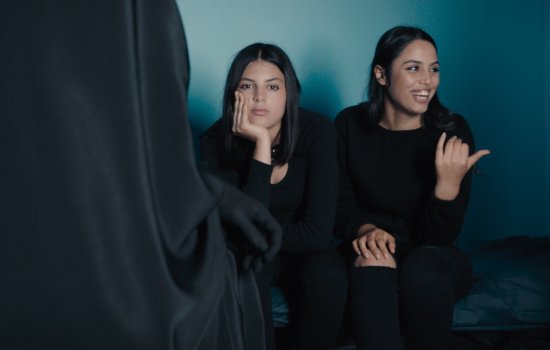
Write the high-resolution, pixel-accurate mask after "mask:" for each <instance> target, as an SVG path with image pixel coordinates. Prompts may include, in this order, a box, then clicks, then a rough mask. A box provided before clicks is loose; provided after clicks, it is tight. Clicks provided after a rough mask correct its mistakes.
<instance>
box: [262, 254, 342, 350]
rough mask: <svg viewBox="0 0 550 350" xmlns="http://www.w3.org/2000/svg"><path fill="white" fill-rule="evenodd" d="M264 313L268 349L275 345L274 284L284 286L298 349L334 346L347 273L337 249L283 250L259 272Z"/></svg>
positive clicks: (338, 328)
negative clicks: (302, 251)
mask: <svg viewBox="0 0 550 350" xmlns="http://www.w3.org/2000/svg"><path fill="white" fill-rule="evenodd" d="M256 283H257V285H258V290H259V292H260V300H261V302H262V310H263V314H264V322H265V332H266V339H267V349H268V350H273V349H275V339H274V338H275V337H274V330H273V320H272V313H271V286H272V285H277V286H279V287H281V289H282V290H283V292H284V293H285V296H286V298H287V301H288V303H289V318H290V323H291V325H295V326H296V327H297V334H298V339H297V349H300V350H302V349H316V350H323V349H332V348H333V346H334V343H335V342H336V338H337V337H338V333H339V331H340V327H341V321H342V314H343V312H344V308H345V303H346V296H347V288H348V276H347V270H346V264H345V261H344V259H343V258H342V256H341V255H340V254H339V253H338V252H337V251H336V250H335V249H328V250H318V251H313V252H309V253H285V252H281V253H279V255H278V256H277V257H276V258H275V259H274V260H273V262H272V263H271V264H269V265H267V266H266V267H265V268H264V269H263V270H262V271H260V272H259V273H258V274H257V275H256Z"/></svg>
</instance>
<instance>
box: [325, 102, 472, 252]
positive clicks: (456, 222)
mask: <svg viewBox="0 0 550 350" xmlns="http://www.w3.org/2000/svg"><path fill="white" fill-rule="evenodd" d="M366 106H367V104H365V103H364V104H360V105H356V106H353V107H348V108H346V109H344V110H343V111H341V112H340V113H339V115H338V116H337V117H336V119H335V126H336V130H337V133H338V161H339V168H340V172H339V182H340V183H339V196H338V210H337V218H336V233H337V234H339V235H340V236H342V237H343V238H347V239H349V240H352V239H354V238H356V235H357V230H358V229H359V227H360V226H361V225H363V224H366V223H371V224H374V225H376V226H377V227H380V228H382V229H384V230H386V231H388V232H389V233H391V234H393V235H397V236H398V238H399V236H401V237H408V238H409V239H412V240H413V241H414V242H416V243H423V244H434V245H446V244H451V243H453V242H454V240H455V239H456V237H457V236H458V234H459V233H460V229H461V226H462V224H463V221H464V215H465V213H466V207H467V203H468V197H469V190H470V182H471V172H468V173H467V175H466V176H465V177H464V179H463V180H462V184H461V188H460V192H459V194H458V196H457V197H456V198H455V199H454V200H450V201H445V200H440V199H438V198H436V197H435V195H434V188H435V183H436V175H435V149H436V145H437V141H438V138H439V136H440V135H441V131H438V130H436V129H435V128H434V127H431V126H424V127H421V128H419V129H415V130H406V131H391V130H387V129H384V128H382V127H381V126H378V125H376V126H367V124H366V116H367V113H368V112H367V108H366ZM455 124H456V128H455V130H454V131H451V132H447V134H448V137H451V136H452V135H457V136H458V137H460V138H461V139H462V140H463V141H464V142H466V143H467V144H468V145H469V146H470V152H472V150H473V149H474V142H473V137H472V134H471V132H470V129H469V128H468V125H467V124H466V121H465V120H464V118H462V117H460V116H456V118H455Z"/></svg>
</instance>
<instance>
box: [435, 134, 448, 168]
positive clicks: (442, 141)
mask: <svg viewBox="0 0 550 350" xmlns="http://www.w3.org/2000/svg"><path fill="white" fill-rule="evenodd" d="M446 137H447V133H446V132H444V133H442V134H441V136H440V137H439V141H437V148H436V150H435V159H436V161H440V160H441V159H443V146H444V145H445V138H446Z"/></svg>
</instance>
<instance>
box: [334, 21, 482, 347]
mask: <svg viewBox="0 0 550 350" xmlns="http://www.w3.org/2000/svg"><path fill="white" fill-rule="evenodd" d="M438 86H439V63H438V58H437V49H436V45H435V42H434V40H433V39H432V37H431V36H430V35H429V34H428V33H426V32H424V31H423V30H421V29H418V28H413V27H394V28H392V29H390V30H388V31H387V32H386V33H385V34H384V35H383V36H382V37H381V38H380V40H379V41H378V45H377V47H376V51H375V54H374V58H373V60H372V64H371V73H370V81H369V86H368V92H369V101H368V102H364V103H361V104H359V105H357V106H353V107H349V108H346V109H344V110H343V111H342V112H340V114H339V116H338V117H337V118H336V120H335V124H336V129H337V132H338V134H339V136H340V138H339V144H338V158H339V161H340V170H341V171H340V176H339V180H340V187H339V188H340V193H339V201H338V202H339V203H338V210H337V213H338V214H337V220H336V232H339V233H340V234H341V235H342V238H344V239H345V240H347V244H346V245H347V249H346V250H347V252H348V256H349V264H350V269H351V272H350V279H351V281H350V285H351V291H350V303H351V310H352V318H353V326H354V328H355V336H356V340H357V344H358V348H359V349H401V348H402V345H401V340H400V336H401V335H403V336H404V343H405V347H406V348H407V349H434V350H436V349H437V350H441V349H446V348H447V345H448V343H449V339H450V330H451V323H452V315H453V308H454V303H455V302H456V300H457V298H459V297H461V296H464V294H465V293H466V292H467V291H468V289H469V288H470V286H471V284H472V271H471V265H470V262H469V261H468V259H467V258H466V256H465V255H464V254H462V253H461V252H460V251H459V250H458V249H457V248H456V247H455V245H454V242H455V240H456V238H457V237H458V234H459V233H460V229H461V226H462V223H463V220H464V216H465V213H466V207H467V204H468V197H469V192H470V180H471V171H470V169H471V168H472V166H473V165H474V164H475V163H476V162H477V161H478V160H479V159H480V158H481V157H482V156H484V155H486V154H488V153H489V151H487V150H482V151H478V152H476V153H474V152H473V149H474V144H473V137H472V134H471V132H470V129H469V128H468V125H467V124H466V121H465V120H464V118H462V117H460V116H458V115H456V114H453V113H451V112H449V110H447V108H445V107H444V106H442V105H441V103H440V102H439V99H438V97H437V88H438ZM426 330H429V332H430V334H429V335H428V334H426Z"/></svg>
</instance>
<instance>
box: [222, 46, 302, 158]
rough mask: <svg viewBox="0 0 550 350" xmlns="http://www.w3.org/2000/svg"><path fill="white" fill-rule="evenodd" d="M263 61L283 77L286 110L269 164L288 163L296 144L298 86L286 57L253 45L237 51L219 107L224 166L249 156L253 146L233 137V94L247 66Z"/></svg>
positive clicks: (274, 49)
mask: <svg viewBox="0 0 550 350" xmlns="http://www.w3.org/2000/svg"><path fill="white" fill-rule="evenodd" d="M256 60H263V61H266V62H270V63H273V64H274V65H275V66H277V67H278V68H279V69H280V70H281V72H282V73H283V75H284V77H285V89H286V108H285V113H284V115H283V119H282V121H281V130H280V131H279V143H278V145H277V152H276V153H275V155H274V157H273V160H272V164H273V165H278V164H284V163H287V162H288V161H289V159H290V157H291V156H292V154H293V153H294V150H295V149H296V144H297V140H298V133H299V130H298V106H299V100H300V90H301V87H300V82H299V81H298V77H297V76H296V72H295V71H294V68H293V67H292V63H291V62H290V59H289V58H288V56H287V54H286V53H285V52H284V51H283V50H282V49H281V48H280V47H278V46H276V45H273V44H264V43H254V44H252V45H249V46H247V47H245V48H244V49H242V50H241V51H239V52H238V53H237V55H236V56H235V58H234V59H233V62H232V63H231V67H230V68H229V72H228V73H227V80H226V82H225V88H224V94H223V106H222V123H223V129H224V153H225V156H226V158H225V162H229V163H231V162H235V161H237V160H238V159H242V156H243V155H244V156H246V157H249V156H251V155H252V152H253V149H254V145H253V144H252V143H251V142H250V141H248V140H245V139H243V138H241V137H237V136H235V135H233V133H232V132H231V128H232V126H233V110H234V105H235V90H236V89H237V87H238V85H239V82H240V80H241V78H242V75H243V72H244V70H245V69H246V67H247V66H248V64H249V63H251V62H253V61H256Z"/></svg>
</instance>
